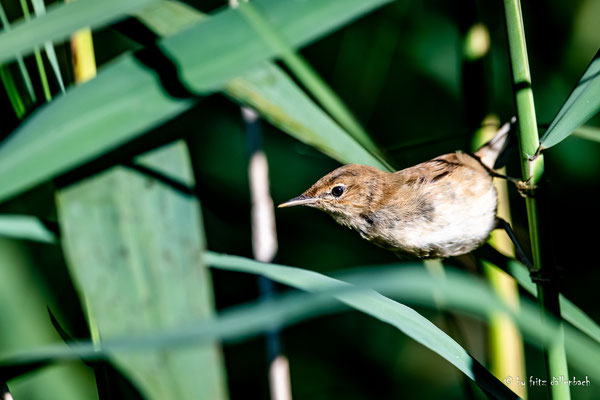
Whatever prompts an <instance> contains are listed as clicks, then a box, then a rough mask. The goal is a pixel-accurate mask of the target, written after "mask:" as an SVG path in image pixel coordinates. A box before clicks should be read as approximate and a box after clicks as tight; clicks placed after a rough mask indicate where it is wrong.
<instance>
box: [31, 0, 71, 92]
mask: <svg viewBox="0 0 600 400" xmlns="http://www.w3.org/2000/svg"><path fill="white" fill-rule="evenodd" d="M31 4H32V5H33V12H34V13H35V15H36V16H37V17H38V18H39V17H40V16H42V15H45V14H46V6H45V4H44V0H31ZM44 50H45V51H46V56H47V57H48V61H49V62H50V66H51V67H52V71H53V72H54V76H55V77H56V80H57V82H58V86H59V87H60V90H61V92H63V93H64V91H65V84H64V82H63V78H62V74H61V73H60V66H59V65H58V58H56V51H54V46H53V45H52V42H49V41H46V42H44Z"/></svg>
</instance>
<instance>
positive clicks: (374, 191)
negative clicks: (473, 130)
mask: <svg viewBox="0 0 600 400" xmlns="http://www.w3.org/2000/svg"><path fill="white" fill-rule="evenodd" d="M507 136H508V127H506V129H502V130H500V131H499V132H498V134H497V135H496V136H495V137H494V138H493V139H492V140H490V141H489V142H488V143H486V144H485V145H484V146H482V147H481V148H480V149H479V150H478V151H477V152H476V153H475V154H472V155H471V154H466V153H463V152H460V151H457V152H455V153H450V154H445V155H442V156H439V157H436V158H434V159H432V160H429V161H426V162H424V163H421V164H418V165H415V166H413V167H410V168H406V169H403V170H401V171H398V172H394V173H390V172H383V171H380V170H378V169H377V168H374V167H368V166H364V165H359V164H348V165H344V166H342V167H340V168H338V169H336V170H334V171H332V172H330V173H329V174H327V175H325V176H324V177H322V178H321V179H319V180H318V181H317V182H316V183H315V184H314V185H313V186H312V187H311V188H309V189H308V190H307V191H305V192H304V193H303V194H302V195H300V196H298V197H296V198H294V199H291V200H289V201H287V202H285V203H283V204H281V205H279V207H290V206H295V205H307V206H310V207H315V208H318V209H320V210H322V211H325V212H327V213H328V214H330V215H331V216H332V217H333V218H334V219H335V220H336V221H337V222H338V223H340V224H342V225H344V226H347V227H349V228H352V229H354V230H356V231H358V232H359V233H360V235H361V236H362V237H363V238H365V239H367V240H369V241H370V242H373V243H374V244H376V245H378V246H381V247H383V248H386V249H388V250H391V251H394V252H396V253H398V254H399V255H401V256H415V257H418V258H440V257H449V256H456V255H460V254H465V253H468V252H470V251H472V250H474V249H475V248H477V247H479V246H480V245H481V244H483V243H484V242H485V240H486V239H487V237H488V236H489V234H490V232H491V231H492V230H493V229H494V228H495V227H496V224H497V220H496V207H497V194H496V189H495V188H494V185H493V182H492V175H493V167H494V163H495V161H496V159H497V157H498V155H499V153H500V151H501V150H502V148H503V147H504V144H505V142H506V138H507Z"/></svg>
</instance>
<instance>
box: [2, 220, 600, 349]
mask: <svg viewBox="0 0 600 400" xmlns="http://www.w3.org/2000/svg"><path fill="white" fill-rule="evenodd" d="M0 236H5V237H10V238H16V239H28V240H34V241H38V242H44V243H58V239H57V238H56V236H55V235H54V233H53V232H52V231H51V230H48V229H47V228H46V227H45V225H44V224H42V223H41V222H40V221H39V220H38V219H37V218H35V217H31V216H27V215H0ZM208 257H209V259H211V260H212V259H213V258H214V257H215V255H212V253H208ZM211 257H213V258H211ZM508 265H509V269H510V274H511V276H512V277H513V278H515V279H516V280H517V282H518V283H519V285H520V286H521V287H522V288H523V289H525V290H526V291H527V292H529V293H530V294H532V295H533V296H535V297H537V288H536V286H535V284H534V283H533V282H532V281H531V276H530V274H529V272H528V271H527V268H525V267H524V266H523V265H522V264H520V263H518V262H516V261H513V262H509V264H508ZM559 301H560V307H561V317H563V318H564V319H565V321H567V322H569V323H571V324H572V325H573V326H574V327H576V328H577V329H579V330H580V331H582V332H583V333H585V334H587V335H588V336H589V337H590V338H592V339H594V340H596V341H597V342H598V343H600V326H599V325H598V324H597V323H596V322H595V321H594V320H593V319H592V318H590V317H589V316H588V315H587V314H586V313H585V312H584V311H583V310H581V309H580V308H579V307H577V305H575V304H574V303H572V302H571V301H570V300H569V299H567V298H566V297H564V296H563V295H562V294H561V295H560V298H559Z"/></svg>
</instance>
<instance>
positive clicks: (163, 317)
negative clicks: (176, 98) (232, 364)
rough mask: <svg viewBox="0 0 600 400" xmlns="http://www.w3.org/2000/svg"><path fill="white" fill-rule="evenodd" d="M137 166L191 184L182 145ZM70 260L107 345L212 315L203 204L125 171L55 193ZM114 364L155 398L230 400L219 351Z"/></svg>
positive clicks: (146, 356) (154, 355)
mask: <svg viewBox="0 0 600 400" xmlns="http://www.w3.org/2000/svg"><path fill="white" fill-rule="evenodd" d="M138 162H139V163H140V164H143V165H144V166H147V167H150V168H152V169H153V170H154V171H158V172H159V173H163V174H166V175H168V176H169V177H171V178H172V179H176V180H177V181H178V182H182V183H183V184H185V185H189V186H190V187H193V185H194V181H193V175H192V170H191V166H190V161H189V156H188V154H187V148H186V146H185V144H183V143H182V142H176V143H174V144H171V145H169V146H167V147H164V148H161V149H158V150H154V151H153V152H151V153H149V154H145V155H143V156H140V157H138ZM57 199H58V202H57V205H58V215H59V222H60V227H61V232H62V244H63V248H64V250H65V258H66V260H67V264H68V266H69V270H70V272H71V276H72V277H73V278H74V283H75V285H76V288H77V289H78V292H79V294H80V297H81V298H82V300H84V304H86V305H87V308H88V311H89V313H88V314H89V315H90V316H91V318H93V320H94V321H93V322H94V324H95V326H96V328H97V331H98V334H99V342H98V343H97V344H98V345H99V346H101V345H102V342H103V341H104V340H110V339H111V338H116V337H123V336H129V335H131V336H135V335H140V334H144V333H147V332H154V331H160V330H170V329H174V328H176V327H180V326H185V325H187V324H190V323H192V322H194V321H198V320H202V319H206V318H210V317H211V316H212V315H213V312H214V301H213V293H212V283H211V278H210V274H209V271H208V268H207V267H206V265H205V263H204V260H203V257H202V254H203V250H204V235H203V231H202V229H203V228H202V218H201V213H200V207H199V203H198V200H197V199H196V198H195V197H193V196H187V195H182V194H181V193H179V192H177V191H175V190H173V188H172V187H171V186H168V185H166V184H164V183H162V182H160V181H158V180H155V179H154V178H152V177H150V176H148V175H144V174H143V173H141V172H139V171H137V170H133V169H130V168H124V167H115V168H112V169H110V170H107V171H105V172H103V173H102V174H100V175H98V176H95V177H93V178H90V179H88V180H85V181H83V182H80V183H77V184H74V185H72V186H70V187H68V188H66V189H62V190H60V191H59V192H58V194H57ZM113 359H114V361H115V362H116V363H117V365H119V367H120V369H121V371H123V372H125V373H126V374H127V376H129V377H130V378H131V380H132V381H133V382H135V384H136V386H137V387H138V388H140V389H141V391H142V392H143V393H144V395H145V398H148V399H182V400H183V399H190V400H191V399H214V400H220V399H225V398H226V397H227V395H226V385H225V375H224V369H223V364H222V362H223V360H222V358H221V355H220V352H219V349H218V346H217V345H216V344H215V343H206V344H204V345H201V346H194V347H191V348H188V349H185V350H182V349H161V350H157V351H155V352H151V351H148V352H144V353H136V354H119V355H115V356H114V358H113Z"/></svg>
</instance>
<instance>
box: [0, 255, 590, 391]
mask: <svg viewBox="0 0 600 400" xmlns="http://www.w3.org/2000/svg"><path fill="white" fill-rule="evenodd" d="M207 262H208V263H209V264H211V265H213V266H216V267H218V268H222V269H227V270H231V271H239V272H246V273H255V274H256V273H257V274H262V275H265V276H269V277H271V278H273V279H275V280H277V281H281V282H282V283H285V284H289V285H293V286H294V287H299V288H303V289H305V290H310V291H312V292H314V293H312V294H293V295H287V296H284V297H280V298H276V299H273V300H271V301H269V302H259V303H253V304H248V305H244V306H240V307H236V308H234V309H230V310H227V311H224V312H223V313H221V314H220V315H219V317H218V318H216V319H212V320H208V321H203V322H197V323H194V324H193V325H190V326H187V327H180V328H179V329H176V330H174V331H170V332H162V333H154V334H149V335H144V336H139V337H129V338H127V339H114V340H107V341H105V342H103V345H102V347H101V348H99V349H98V348H94V346H93V345H91V344H90V343H86V342H82V343H79V344H74V345H73V346H72V347H71V349H68V348H65V347H64V346H62V345H61V346H59V345H57V346H48V347H44V348H39V349H35V350H30V351H21V352H18V353H13V354H12V355H8V354H7V355H5V356H4V357H3V358H2V359H0V375H1V374H2V373H3V372H4V373H6V372H7V371H9V368H10V367H11V366H14V365H19V364H29V363H33V362H39V361H48V360H61V359H63V360H66V359H73V358H78V357H80V356H83V357H85V358H98V357H106V356H107V354H111V353H114V352H131V351H134V350H141V349H156V348H160V347H165V346H167V347H171V346H186V345H190V344H191V343H199V342H203V341H207V340H215V339H223V340H231V341H238V340H241V339H244V338H247V337H250V336H254V335H257V334H260V333H262V332H264V331H265V330H266V329H269V327H270V326H272V325H273V324H277V325H279V326H282V325H286V324H291V323H295V322H297V321H300V320H303V319H306V318H309V317H315V316H318V315H323V314H326V313H330V312H333V311H338V310H339V305H338V306H336V303H335V302H332V299H331V298H330V297H331V296H333V297H335V298H337V299H338V300H341V301H343V302H345V303H346V304H349V305H351V307H353V308H355V307H356V308H357V309H359V310H361V311H363V312H365V313H367V314H369V315H373V316H375V317H376V318H379V319H382V320H384V321H386V322H387V323H391V324H393V325H394V326H403V327H408V329H407V333H409V334H410V333H414V332H415V331H413V330H412V329H410V327H411V326H413V327H415V328H416V334H417V335H419V336H418V340H420V341H422V342H425V343H426V345H428V346H432V347H434V348H441V349H442V350H443V354H446V355H453V357H454V358H453V359H451V360H449V361H450V362H451V363H452V364H453V365H455V366H457V368H463V369H464V372H465V373H466V374H468V375H469V376H473V377H474V378H475V379H476V380H477V381H478V382H479V383H480V384H482V386H483V387H485V388H486V389H487V390H491V391H492V393H494V394H495V395H496V396H497V397H500V398H516V396H515V395H514V394H513V393H512V392H509V391H508V390H507V388H506V387H504V386H503V385H502V384H501V383H500V382H499V381H497V380H496V379H495V378H493V379H491V380H489V381H488V380H487V378H486V377H487V376H489V375H488V374H489V372H487V371H486V370H484V369H483V370H482V369H481V367H480V366H478V365H477V363H474V360H473V359H472V358H471V357H470V356H469V355H468V354H467V353H466V352H465V351H464V350H463V349H462V348H461V347H460V346H458V345H456V344H455V343H454V342H453V341H452V340H451V339H449V338H448V337H447V336H446V335H445V334H444V333H443V332H441V331H439V329H438V328H436V327H435V326H434V325H432V324H431V323H429V321H427V320H425V319H424V318H422V317H421V316H420V315H419V314H416V313H414V311H411V310H410V309H409V308H407V307H406V306H403V305H400V304H399V303H396V302H394V301H391V300H389V299H386V298H385V297H383V296H382V295H380V294H378V293H377V292H374V291H373V289H375V290H379V291H381V292H382V293H385V294H388V295H392V294H393V295H394V296H397V297H399V298H402V299H404V300H407V301H411V302H416V303H419V304H425V305H429V306H433V305H434V304H438V305H439V304H443V305H444V306H445V307H449V308H452V309H457V310H462V311H463V312H469V313H470V314H472V315H473V313H474V314H475V315H479V316H487V315H488V313H490V312H495V311H498V310H501V311H503V312H507V313H508V314H509V315H512V316H513V317H515V318H516V322H517V324H518V325H519V326H520V327H521V328H522V329H523V331H524V334H525V337H526V338H528V339H529V341H530V342H531V343H532V344H534V345H536V346H540V345H542V344H544V343H548V342H550V341H552V340H553V334H554V332H555V329H556V321H553V320H547V321H546V322H545V323H541V322H540V318H539V311H538V308H537V306H536V305H534V304H533V303H531V302H529V301H526V300H524V301H522V303H521V309H520V311H519V314H515V312H514V311H512V310H510V309H509V308H508V307H506V306H505V305H503V304H502V302H501V301H500V300H499V299H498V298H497V297H496V295H495V294H494V293H493V291H491V290H490V289H489V288H488V287H487V286H486V285H485V284H484V283H483V282H482V281H481V280H479V279H476V278H474V277H472V276H470V275H468V274H466V273H464V272H459V271H451V270H450V269H448V270H447V275H446V277H445V279H444V280H440V279H436V278H434V277H432V276H431V275H430V274H428V273H427V272H426V271H425V270H424V269H423V268H422V266H418V267H414V268H411V267H410V266H408V265H403V267H402V268H398V267H397V266H396V267H392V268H377V267H368V268H365V269H361V270H359V271H358V272H354V273H350V272H346V273H345V274H344V275H343V276H342V277H341V278H343V279H345V280H347V281H348V282H356V283H358V284H359V285H361V286H351V285H348V283H346V282H344V281H340V280H337V279H333V278H330V277H327V276H323V275H320V274H318V273H316V272H312V271H308V270H303V269H300V268H293V267H284V266H278V265H273V264H265V263H259V262H256V261H253V260H249V259H244V258H242V257H235V256H225V255H219V254H214V253H209V254H208V255H207ZM367 287H368V288H373V289H367ZM403 329H405V328H403ZM565 338H566V342H567V345H568V346H567V348H568V354H569V357H570V359H571V360H572V361H573V362H574V363H576V364H577V365H578V366H579V367H580V368H581V369H582V370H585V371H586V374H587V375H589V376H590V377H600V346H599V345H598V344H597V343H596V342H592V341H590V340H589V339H588V338H586V337H584V336H582V335H581V333H579V332H577V331H574V330H573V329H572V328H570V327H565ZM461 370H462V369H461ZM482 378H485V379H484V380H482Z"/></svg>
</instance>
